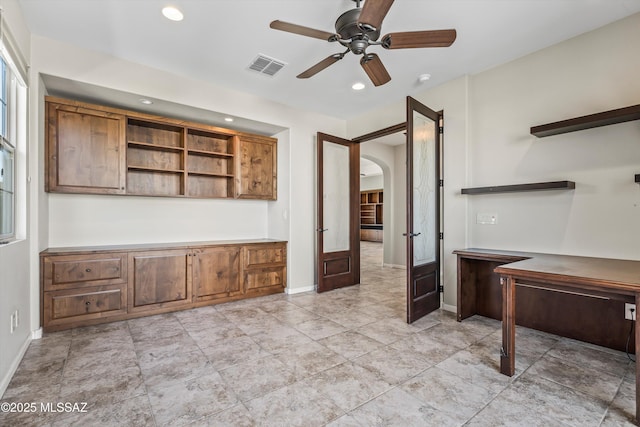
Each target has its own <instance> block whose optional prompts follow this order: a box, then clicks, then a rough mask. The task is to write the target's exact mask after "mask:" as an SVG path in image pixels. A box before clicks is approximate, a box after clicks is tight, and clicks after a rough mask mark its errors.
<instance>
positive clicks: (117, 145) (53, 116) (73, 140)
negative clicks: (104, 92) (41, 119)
mask: <svg viewBox="0 0 640 427" xmlns="http://www.w3.org/2000/svg"><path fill="white" fill-rule="evenodd" d="M125 128H126V127H125V116H124V115H122V114H117V113H113V112H108V111H103V110H101V109H99V108H95V109H94V108H86V107H83V106H80V105H78V104H72V105H62V104H54V103H47V143H46V145H45V146H46V152H47V154H46V157H45V159H46V160H45V162H46V164H47V174H46V178H45V187H46V190H47V191H59V192H65V193H99V194H123V193H124V192H125V173H124V164H125V149H124V140H125Z"/></svg>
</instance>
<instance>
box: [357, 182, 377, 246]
mask: <svg viewBox="0 0 640 427" xmlns="http://www.w3.org/2000/svg"><path fill="white" fill-rule="evenodd" d="M382 207H383V192H382V190H370V191H361V192H360V240H367V241H371V242H382V223H383V221H382Z"/></svg>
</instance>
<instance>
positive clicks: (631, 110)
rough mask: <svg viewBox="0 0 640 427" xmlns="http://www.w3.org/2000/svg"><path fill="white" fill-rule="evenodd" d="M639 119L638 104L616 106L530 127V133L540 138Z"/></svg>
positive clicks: (639, 106)
mask: <svg viewBox="0 0 640 427" xmlns="http://www.w3.org/2000/svg"><path fill="white" fill-rule="evenodd" d="M632 120H640V105H632V106H630V107H625V108H618V109H617V110H610V111H604V112H602V113H596V114H590V115H588V116H582V117H576V118H573V119H568V120H562V121H559V122H554V123H548V124H544V125H539V126H533V127H532V128H531V134H532V135H534V136H537V137H538V138H542V137H545V136H551V135H559V134H562V133H568V132H575V131H578V130H584V129H591V128H596V127H600V126H608V125H613V124H617V123H624V122H629V121H632Z"/></svg>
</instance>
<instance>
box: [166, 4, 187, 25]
mask: <svg viewBox="0 0 640 427" xmlns="http://www.w3.org/2000/svg"><path fill="white" fill-rule="evenodd" d="M162 14H163V15H164V17H165V18H167V19H170V20H172V21H182V20H183V19H184V15H183V14H182V12H180V10H178V8H175V7H173V6H167V7H165V8H163V9H162Z"/></svg>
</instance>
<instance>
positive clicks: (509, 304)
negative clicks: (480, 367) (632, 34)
mask: <svg viewBox="0 0 640 427" xmlns="http://www.w3.org/2000/svg"><path fill="white" fill-rule="evenodd" d="M500 284H501V285H502V349H501V350H500V373H502V374H504V375H508V376H512V375H513V374H514V373H515V371H516V281H515V279H514V278H513V277H511V276H502V277H500Z"/></svg>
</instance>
